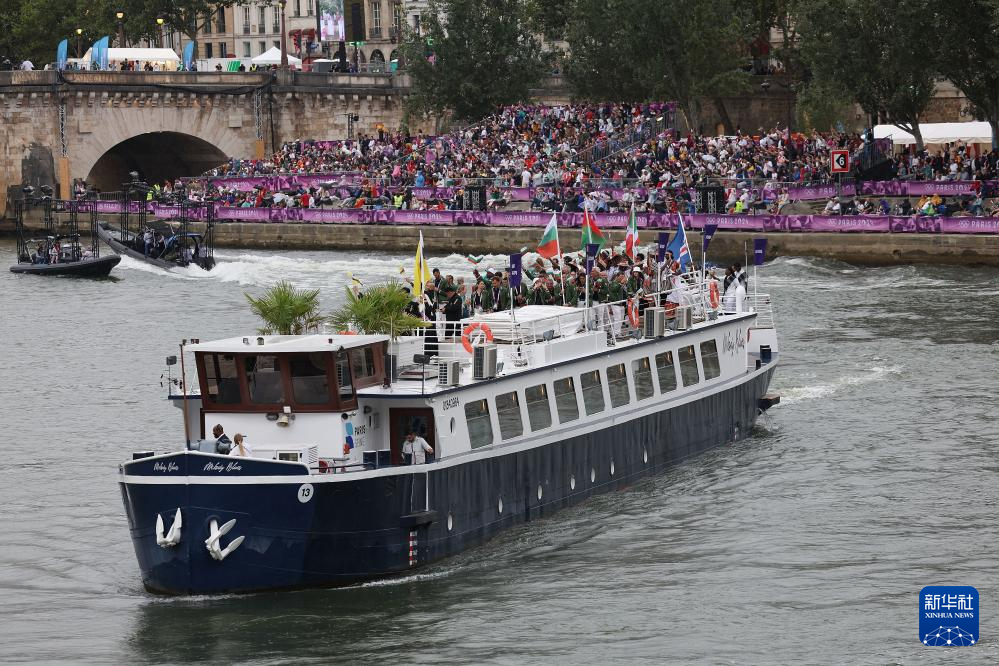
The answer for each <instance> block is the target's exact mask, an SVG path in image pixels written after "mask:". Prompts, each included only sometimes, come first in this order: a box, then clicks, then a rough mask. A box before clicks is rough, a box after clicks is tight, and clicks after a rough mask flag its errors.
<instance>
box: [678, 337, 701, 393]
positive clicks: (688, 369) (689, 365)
mask: <svg viewBox="0 0 999 666" xmlns="http://www.w3.org/2000/svg"><path fill="white" fill-rule="evenodd" d="M677 355H678V356H679V357H680V381H682V382H683V385H684V386H693V385H694V384H696V383H697V382H699V381H701V373H700V372H699V371H698V370H697V355H696V354H694V345H690V346H689V347H680V351H678V352H677Z"/></svg>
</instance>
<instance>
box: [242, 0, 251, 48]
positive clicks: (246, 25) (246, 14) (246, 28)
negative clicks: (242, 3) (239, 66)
mask: <svg viewBox="0 0 999 666" xmlns="http://www.w3.org/2000/svg"><path fill="white" fill-rule="evenodd" d="M243 34H244V35H248V34H250V8H249V7H243ZM244 43H245V44H247V45H248V44H249V42H244ZM246 55H247V56H249V55H250V53H249V46H247V53H246Z"/></svg>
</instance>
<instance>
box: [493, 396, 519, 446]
mask: <svg viewBox="0 0 999 666" xmlns="http://www.w3.org/2000/svg"><path fill="white" fill-rule="evenodd" d="M496 420H497V421H499V427H500V437H501V438H503V439H511V438H513V437H520V436H521V435H523V434H524V421H523V420H522V419H521V418H520V400H519V399H518V398H517V392H516V391H511V392H510V393H501V394H499V395H498V396H496Z"/></svg>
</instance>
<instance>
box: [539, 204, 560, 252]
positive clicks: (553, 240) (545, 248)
mask: <svg viewBox="0 0 999 666" xmlns="http://www.w3.org/2000/svg"><path fill="white" fill-rule="evenodd" d="M557 221H558V214H557V213H552V219H550V220H549V221H548V226H547V227H545V235H544V236H542V237H541V242H540V243H538V254H540V255H541V256H542V257H544V258H545V259H551V258H552V257H557V256H559V255H561V254H562V248H561V247H559V244H558V224H557Z"/></svg>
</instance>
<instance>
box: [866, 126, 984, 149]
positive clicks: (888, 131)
mask: <svg viewBox="0 0 999 666" xmlns="http://www.w3.org/2000/svg"><path fill="white" fill-rule="evenodd" d="M919 131H920V132H921V133H922V135H923V143H926V144H930V143H938V144H939V143H955V142H957V141H963V142H965V143H987V144H990V145H991V143H992V128H991V127H990V126H989V124H988V123H985V122H967V123H919ZM888 137H891V140H892V143H894V144H895V145H896V146H907V145H911V144H914V143H916V139H915V137H913V136H912V134H910V133H909V132H906V131H904V130H900V129H899V128H897V127H895V126H894V125H876V126H875V127H874V138H875V139H886V138H888Z"/></svg>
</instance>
